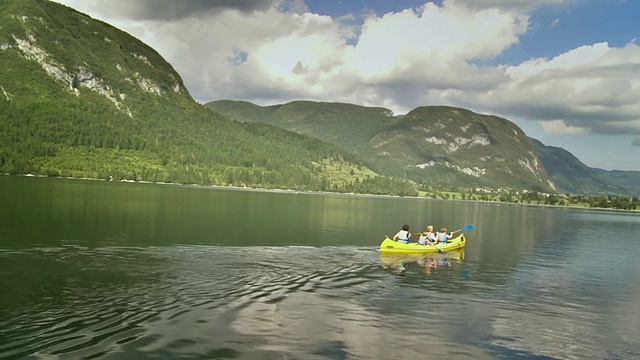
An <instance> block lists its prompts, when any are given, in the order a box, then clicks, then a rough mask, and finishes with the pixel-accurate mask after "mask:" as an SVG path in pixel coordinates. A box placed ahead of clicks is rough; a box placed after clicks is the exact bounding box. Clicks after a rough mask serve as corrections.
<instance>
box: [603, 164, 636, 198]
mask: <svg viewBox="0 0 640 360" xmlns="http://www.w3.org/2000/svg"><path fill="white" fill-rule="evenodd" d="M591 170H592V171H593V172H594V173H596V174H598V175H599V176H600V177H601V178H602V179H605V181H606V182H607V183H609V184H612V185H614V186H617V187H620V188H623V189H624V191H623V192H622V194H624V195H629V196H636V197H638V196H640V171H622V170H603V169H596V168H591Z"/></svg>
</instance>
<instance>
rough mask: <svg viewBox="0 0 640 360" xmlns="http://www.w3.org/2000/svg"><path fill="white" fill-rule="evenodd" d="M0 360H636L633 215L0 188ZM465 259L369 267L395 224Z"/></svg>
mask: <svg viewBox="0 0 640 360" xmlns="http://www.w3.org/2000/svg"><path fill="white" fill-rule="evenodd" d="M0 204H1V206H0V276H1V279H2V282H1V283H0V358H6V359H22V358H27V359H80V358H101V359H178V358H180V359H425V358H455V359H497V358H507V359H520V358H522V359H630V358H639V357H640V336H639V334H640V262H639V261H638V255H639V254H640V242H639V240H638V234H639V233H640V214H638V213H624V212H612V211H596V210H584V209H570V208H560V207H542V206H522V205H514V204H498V203H480V202H463V201H453V200H428V199H417V198H395V197H369V196H354V195H337V194H306V193H295V192H266V191H249V190H243V189H220V188H204V187H190V186H177V185H161V184H138V183H111V182H101V181H84V180H67V179H49V178H33V177H13V176H0ZM405 223H406V224H409V225H410V226H411V230H413V231H416V230H422V229H423V228H424V227H426V226H427V225H429V224H432V225H435V226H436V227H442V226H446V227H447V228H448V229H449V231H452V230H456V229H460V228H463V227H464V226H465V225H467V224H473V227H474V228H473V230H471V231H468V232H467V233H466V234H465V235H466V236H467V246H466V249H465V250H464V251H461V252H450V253H443V254H434V255H429V256H404V257H397V256H383V255H381V254H380V253H379V252H378V250H377V249H378V246H379V244H380V242H381V240H382V239H383V238H384V236H385V235H389V236H393V234H394V233H395V232H396V231H397V230H399V229H400V228H401V227H402V225H403V224H405Z"/></svg>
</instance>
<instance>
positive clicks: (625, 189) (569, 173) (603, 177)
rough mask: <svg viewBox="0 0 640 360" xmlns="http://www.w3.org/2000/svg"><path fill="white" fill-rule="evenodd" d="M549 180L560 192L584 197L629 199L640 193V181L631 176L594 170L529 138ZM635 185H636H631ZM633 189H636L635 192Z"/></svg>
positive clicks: (571, 156) (636, 177)
mask: <svg viewBox="0 0 640 360" xmlns="http://www.w3.org/2000/svg"><path fill="white" fill-rule="evenodd" d="M529 140H530V141H531V144H532V145H533V147H534V148H535V149H536V153H537V154H538V157H539V158H540V161H541V162H542V164H543V165H544V167H545V169H547V172H548V173H549V176H550V177H551V179H553V181H554V182H555V183H556V185H557V186H558V188H559V190H560V191H562V192H567V193H572V194H584V195H629V194H639V193H640V191H639V190H640V185H639V184H640V181H639V180H640V177H639V176H638V174H640V172H637V173H638V174H636V175H635V177H634V176H631V175H632V174H633V172H625V171H615V172H607V171H605V170H599V169H593V168H590V167H588V166H586V165H585V164H583V163H582V162H581V161H580V160H578V158H576V157H575V156H573V154H571V153H570V152H568V151H567V150H565V149H562V148H559V147H555V146H547V145H544V144H543V143H542V142H540V141H539V140H536V139H533V138H529ZM634 181H635V182H634ZM634 186H635V189H634Z"/></svg>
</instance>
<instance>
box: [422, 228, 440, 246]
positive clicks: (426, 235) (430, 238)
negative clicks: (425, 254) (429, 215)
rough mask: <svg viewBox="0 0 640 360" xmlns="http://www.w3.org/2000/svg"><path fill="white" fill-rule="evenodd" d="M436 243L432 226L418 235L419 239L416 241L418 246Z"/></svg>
mask: <svg viewBox="0 0 640 360" xmlns="http://www.w3.org/2000/svg"><path fill="white" fill-rule="evenodd" d="M435 243H436V234H434V233H433V225H429V226H427V230H425V231H423V232H422V234H420V238H419V239H418V244H420V245H435Z"/></svg>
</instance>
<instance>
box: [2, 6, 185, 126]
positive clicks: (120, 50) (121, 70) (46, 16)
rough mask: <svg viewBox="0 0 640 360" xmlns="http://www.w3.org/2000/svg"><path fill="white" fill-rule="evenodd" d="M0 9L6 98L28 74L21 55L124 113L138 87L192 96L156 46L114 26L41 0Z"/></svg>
mask: <svg viewBox="0 0 640 360" xmlns="http://www.w3.org/2000/svg"><path fill="white" fill-rule="evenodd" d="M0 8H1V9H2V13H3V14H2V20H3V21H2V26H1V27H0V56H2V57H4V58H5V59H6V61H5V63H8V64H10V65H13V66H14V67H15V68H14V71H13V72H12V73H8V74H5V76H3V78H2V80H1V81H2V83H0V86H2V87H3V89H4V91H3V95H4V92H7V95H5V98H7V99H8V98H9V96H8V94H9V92H10V91H9V90H8V89H10V88H15V87H19V85H16V84H15V82H18V81H20V80H21V79H26V78H28V77H29V75H32V74H27V73H26V70H27V69H29V68H32V66H30V65H29V66H23V67H22V69H20V66H19V65H18V64H19V63H20V60H19V59H18V58H21V59H23V60H26V61H28V62H30V63H32V64H34V65H37V66H38V67H39V68H40V69H42V70H43V71H44V72H45V73H46V74H47V75H48V76H49V77H50V78H51V79H53V80H55V81H56V82H57V83H58V84H59V86H60V87H61V88H64V89H66V90H67V91H69V92H70V93H72V94H74V95H76V96H82V91H81V90H82V89H87V90H90V91H92V92H94V93H96V94H99V95H101V96H102V97H103V98H104V99H106V100H108V101H109V102H110V103H111V104H112V105H113V106H114V107H115V108H117V109H118V110H119V111H121V112H122V113H124V114H126V115H128V116H129V117H132V116H135V111H134V110H132V109H134V108H135V107H136V105H137V104H136V103H135V102H136V101H135V97H132V96H131V95H132V94H134V93H136V92H139V91H143V92H146V93H149V94H153V95H156V96H164V95H166V94H168V93H173V94H175V95H177V96H182V97H185V98H186V100H191V98H190V96H189V94H188V92H187V91H186V89H185V87H184V85H183V83H182V80H181V79H180V76H179V75H178V74H177V73H176V72H175V70H174V69H173V68H172V67H171V66H170V65H169V64H168V63H167V62H166V61H165V60H164V59H162V57H160V55H159V54H157V52H155V50H153V49H151V48H150V47H148V46H147V45H145V44H144V43H142V42H140V41H138V40H137V39H135V38H132V37H131V36H130V35H128V34H126V33H124V32H122V31H120V30H118V29H116V28H113V27H111V26H109V25H107V24H104V23H102V22H100V21H96V20H94V19H91V18H90V17H88V16H87V15H84V14H81V13H78V12H76V11H74V10H72V9H69V8H65V7H64V6H61V5H59V4H55V3H50V2H48V1H43V0H23V1H8V0H7V1H4V2H3V3H2V4H0ZM80 59H81V60H80ZM158 80H159V81H158ZM33 95H38V94H33Z"/></svg>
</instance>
